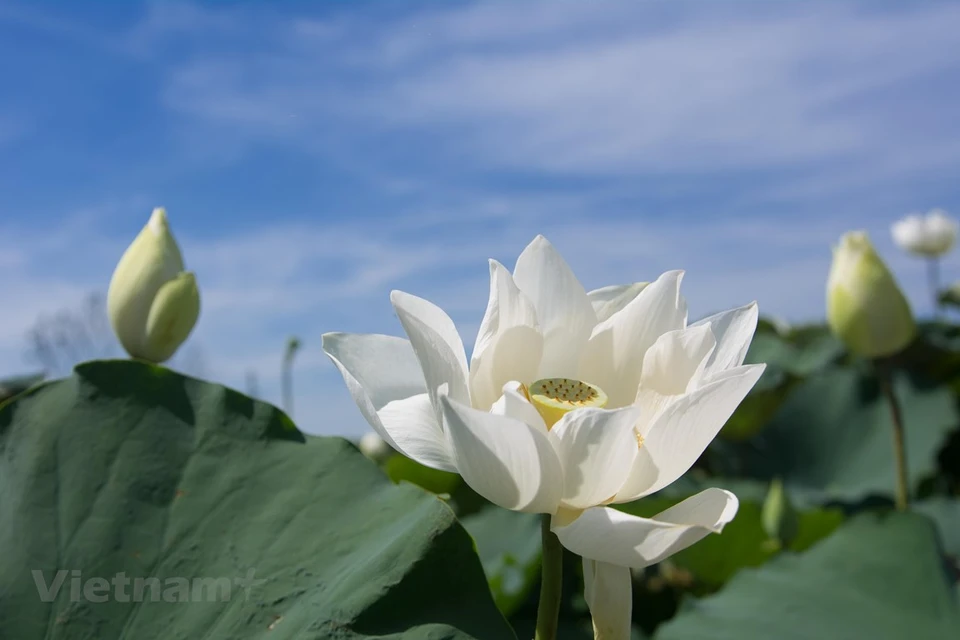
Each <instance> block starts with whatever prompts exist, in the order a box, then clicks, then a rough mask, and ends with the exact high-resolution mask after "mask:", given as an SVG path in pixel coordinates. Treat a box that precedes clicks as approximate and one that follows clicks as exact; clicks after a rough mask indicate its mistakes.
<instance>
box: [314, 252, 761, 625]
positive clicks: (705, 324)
mask: <svg viewBox="0 0 960 640" xmlns="http://www.w3.org/2000/svg"><path fill="white" fill-rule="evenodd" d="M682 276H683V272H681V271H670V272H667V273H665V274H663V275H662V276H660V277H659V278H658V279H657V280H656V281H654V282H652V283H650V284H644V283H638V284H634V285H626V286H618V287H605V288H604V289H599V290H597V291H593V292H590V293H587V292H586V291H585V290H584V288H583V286H582V285H581V284H580V282H579V281H578V280H577V278H576V277H575V276H574V274H573V272H572V271H571V270H570V268H569V266H567V263H566V262H565V261H564V259H563V258H562V257H561V256H560V254H559V253H558V252H557V251H556V250H555V249H554V248H553V247H552V246H551V245H550V243H549V242H547V240H546V239H545V238H543V237H542V236H538V237H537V238H536V239H535V240H534V241H533V242H532V243H531V244H530V245H529V246H528V247H527V248H526V249H525V250H524V251H523V253H522V254H521V255H520V257H519V259H518V260H517V265H516V269H515V270H514V273H513V274H512V275H511V274H510V272H509V271H508V270H507V269H506V268H504V267H503V265H501V264H500V263H499V262H496V261H494V260H491V261H490V298H489V301H488V303H487V310H486V314H485V315H484V318H483V321H482V322H481V326H480V332H479V335H478V336H477V341H476V344H475V347H474V350H473V355H472V357H471V358H470V361H469V365H468V361H467V358H466V353H465V350H464V347H463V342H462V341H461V338H460V335H459V334H458V333H457V330H456V328H455V327H454V324H453V321H452V320H451V319H450V318H449V316H447V314H446V313H444V312H443V311H442V310H441V309H440V308H439V307H437V306H435V305H433V304H431V303H430V302H428V301H426V300H423V299H421V298H418V297H415V296H412V295H410V294H407V293H402V292H399V291H394V292H393V293H392V294H391V301H392V302H393V306H394V309H395V310H396V312H397V315H398V316H399V318H400V323H401V324H402V325H403V328H404V330H405V331H406V334H407V336H408V337H409V340H404V339H401V338H395V337H391V336H385V335H356V334H344V333H331V334H326V335H324V337H323V349H324V351H325V352H326V353H327V355H329V356H330V358H331V359H332V360H333V362H334V364H335V365H336V366H337V367H338V369H339V370H340V372H341V374H342V375H343V378H344V381H345V382H346V384H347V387H348V389H349V390H350V393H351V394H352V395H353V398H354V400H355V401H356V403H357V406H358V407H359V408H360V411H361V412H362V413H363V415H364V417H365V418H366V419H367V421H368V422H369V423H370V425H371V426H372V427H373V428H374V429H375V430H376V431H377V432H378V433H379V434H380V435H381V436H382V437H383V438H384V439H385V440H386V441H387V442H388V443H390V444H391V445H392V446H393V447H394V448H396V449H397V450H399V451H401V452H403V453H404V454H406V455H407V456H409V457H411V458H413V459H415V460H417V461H419V462H421V463H422V464H424V465H427V466H430V467H434V468H437V469H443V470H445V471H452V472H457V473H459V474H460V475H461V476H462V477H463V479H464V481H465V482H466V483H467V484H469V485H470V486H471V487H472V488H473V489H474V490H475V491H477V492H478V493H479V494H480V495H482V496H484V497H485V498H487V499H488V500H490V501H491V502H493V503H495V504H497V505H500V506H501V507H505V508H507V509H512V510H517V511H528V512H536V513H547V514H551V515H552V516H553V521H552V527H551V528H552V529H553V531H554V532H555V533H556V534H557V536H558V537H559V539H560V541H561V543H562V544H563V545H564V546H565V547H567V548H568V549H570V550H571V551H573V552H575V553H577V554H579V555H581V556H583V558H584V572H585V573H586V574H587V576H588V582H587V592H588V593H587V596H588V597H587V601H588V604H590V605H591V611H592V613H593V616H594V624H595V625H598V628H608V630H609V631H610V633H608V635H607V636H604V637H611V638H613V637H619V636H620V635H623V634H624V633H625V634H626V635H623V637H628V636H629V619H630V610H629V606H630V598H629V597H626V596H624V595H623V594H622V593H621V594H620V595H619V596H618V597H617V598H614V599H612V600H611V599H609V598H608V597H607V596H606V595H597V597H596V598H594V597H593V595H595V594H608V593H609V590H610V589H613V588H615V589H621V590H622V589H629V585H630V580H629V575H630V571H629V568H631V567H633V568H640V567H645V566H647V565H650V564H654V563H657V562H659V561H661V560H663V559H664V558H666V557H667V556H669V555H671V554H673V553H675V552H677V551H679V550H681V549H683V548H685V547H687V546H689V545H691V544H693V543H694V542H696V541H698V540H700V539H701V538H703V537H704V536H706V535H707V534H708V533H710V532H718V531H720V530H721V529H722V528H723V526H724V525H725V524H726V523H727V522H729V521H730V520H731V519H732V518H733V516H734V515H735V514H736V512H737V507H738V502H737V498H736V496H734V495H733V494H732V493H730V492H728V491H723V490H721V489H707V490H706V491H703V492H701V493H699V494H697V495H695V496H693V497H691V498H689V499H687V500H685V501H683V502H681V503H679V504H678V505H676V506H674V507H672V508H670V509H667V510H666V511H664V512H663V513H660V514H659V515H657V516H655V517H654V518H639V517H636V516H632V515H628V514H626V513H623V512H621V511H618V510H614V509H611V508H609V507H607V506H606V505H609V504H611V503H621V502H630V501H633V500H636V499H638V498H641V497H643V496H646V495H649V494H651V493H653V492H655V491H658V490H660V489H662V488H663V487H666V486H667V485H669V484H670V483H672V482H673V481H675V480H676V479H678V478H679V477H680V476H681V475H682V474H684V473H685V472H686V471H687V470H688V469H689V468H690V466H691V465H692V464H693V463H694V462H695V461H696V460H697V458H698V457H700V455H701V454H702V453H703V451H704V449H706V447H707V445H708V444H709V443H710V442H711V441H712V440H713V439H714V437H715V436H716V435H717V433H718V432H719V431H720V428H721V427H722V426H723V425H724V423H725V422H726V421H727V419H728V418H729V417H730V415H731V414H732V413H733V411H734V409H735V408H736V407H737V405H739V403H740V402H741V401H742V400H743V398H744V396H745V395H746V394H747V392H748V391H749V390H750V389H751V388H752V387H753V385H754V384H755V383H756V381H757V379H758V378H759V377H760V374H761V373H762V372H763V368H764V366H763V365H748V366H743V359H744V356H745V355H746V352H747V348H748V346H749V344H750V340H751V338H752V337H753V333H754V331H755V329H756V325H757V306H756V304H750V305H747V306H744V307H741V308H739V309H734V310H731V311H726V312H724V313H720V314H717V315H714V316H711V317H709V318H706V319H705V320H701V321H699V322H696V323H694V324H692V325H689V326H688V325H687V306H686V302H685V301H684V299H683V298H682V297H681V296H680V292H679V287H680V281H681V279H682ZM625 607H626V609H624V608H625ZM624 624H626V628H625V629H626V630H624V627H623V625H624ZM613 630H616V633H613Z"/></svg>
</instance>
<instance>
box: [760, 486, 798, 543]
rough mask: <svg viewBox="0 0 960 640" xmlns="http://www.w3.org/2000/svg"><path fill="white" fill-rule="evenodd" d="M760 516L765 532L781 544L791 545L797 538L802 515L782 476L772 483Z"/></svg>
mask: <svg viewBox="0 0 960 640" xmlns="http://www.w3.org/2000/svg"><path fill="white" fill-rule="evenodd" d="M760 517H761V521H762V522H763V530H764V532H765V533H766V534H767V536H769V537H770V539H772V540H775V541H777V542H778V543H779V544H780V545H781V546H787V545H789V544H790V542H791V541H793V539H794V538H796V536H797V531H798V529H799V528H800V517H799V515H798V514H797V510H796V509H794V507H793V503H791V502H790V496H789V495H787V490H786V489H785V488H784V486H783V482H782V481H781V480H780V478H775V479H774V480H773V482H771V483H770V489H769V490H768V491H767V497H766V499H765V500H764V501H763V510H762V512H761V516H760Z"/></svg>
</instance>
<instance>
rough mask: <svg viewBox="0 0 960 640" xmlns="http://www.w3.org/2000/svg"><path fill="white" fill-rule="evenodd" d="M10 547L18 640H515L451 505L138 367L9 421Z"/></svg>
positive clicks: (2, 445)
mask: <svg viewBox="0 0 960 640" xmlns="http://www.w3.org/2000/svg"><path fill="white" fill-rule="evenodd" d="M0 548H2V549H3V550H4V553H3V554H2V556H0V629H2V630H3V636H4V637H6V638H16V639H17V640H31V639H34V638H37V639H39V638H44V639H48V640H52V639H57V638H67V639H71V640H74V639H77V640H79V639H87V638H89V639H96V640H108V639H113V638H126V639H131V640H133V639H135V640H149V639H152V638H157V639H161V638H162V639H163V640H170V639H184V640H192V639H194V638H210V639H220V638H222V639H224V640H228V639H229V640H235V639H243V638H270V639H271V640H286V639H294V638H297V639H300V638H311V639H321V638H338V639H340V638H351V639H356V638H369V637H381V636H384V635H389V637H391V638H468V637H475V638H481V639H486V638H513V637H514V634H513V632H512V630H511V629H510V628H509V626H508V625H507V623H506V621H505V620H504V618H503V617H502V616H501V615H500V612H499V611H497V609H496V607H495V605H494V602H493V599H492V598H491V596H490V592H489V590H488V589H487V585H486V581H485V580H484V575H483V570H482V567H481V565H480V562H479V559H478V558H477V556H476V555H475V553H474V552H473V543H472V541H471V539H470V537H469V535H468V534H467V532H466V531H465V530H464V529H463V528H462V527H461V526H460V525H459V524H458V523H457V522H456V521H455V518H454V515H453V513H452V512H451V510H450V509H449V508H448V507H447V506H446V505H444V504H443V503H442V502H441V501H440V500H438V499H436V498H435V497H434V496H431V495H429V494H427V493H425V492H424V491H422V490H420V489H418V488H416V487H413V486H409V485H406V486H397V485H395V484H393V483H392V482H390V481H389V479H388V478H387V477H386V476H385V475H384V474H383V473H382V472H381V471H380V470H379V469H378V468H377V467H376V466H375V465H374V464H372V463H371V462H370V461H368V460H367V459H366V458H364V457H363V456H362V455H361V454H360V453H359V452H358V451H357V450H356V449H355V448H354V447H353V445H351V444H350V443H348V442H346V441H345V440H342V439H339V438H307V437H304V436H303V435H302V434H301V433H300V432H298V431H297V430H296V428H295V427H294V426H293V424H292V423H291V422H290V420H289V419H288V418H287V417H286V416H285V415H284V414H283V413H281V412H280V411H279V410H277V409H275V408H274V407H272V406H270V405H267V404H264V403H261V402H257V401H254V400H252V399H251V398H248V397H246V396H243V395H241V394H239V393H236V392H234V391H231V390H229V389H226V388H224V387H221V386H218V385H214V384H209V383H205V382H201V381H198V380H195V379H191V378H187V377H184V376H181V375H178V374H175V373H173V372H171V371H170V370H168V369H164V368H162V367H155V366H151V365H148V364H144V363H138V362H129V361H111V362H93V363H87V364H84V365H81V366H79V367H77V369H76V371H75V372H74V375H73V376H72V377H70V378H68V379H65V380H62V381H56V382H52V383H47V384H45V385H42V386H40V387H35V388H34V389H32V390H31V391H28V392H26V393H25V394H22V395H20V396H18V397H17V398H16V399H14V400H13V401H11V402H10V403H9V404H7V405H6V406H4V407H3V408H2V409H0ZM58 570H65V571H68V572H71V573H70V574H69V575H67V576H65V582H64V583H63V585H62V587H61V588H60V590H59V591H58V592H56V593H55V594H53V595H54V597H53V598H52V601H49V600H50V599H48V601H44V598H42V597H41V593H42V592H43V591H45V590H46V588H47V587H52V585H53V583H54V580H55V579H56V578H55V574H56V573H57V571H58ZM34 571H37V572H41V573H40V574H39V576H38V578H39V579H38V580H37V582H35V577H34V574H33V573H32V572H34ZM73 572H77V573H76V574H75V573H73ZM120 574H124V575H123V576H121V575H120ZM75 575H78V577H77V579H76V584H77V590H78V592H79V595H80V597H77V598H75V597H74V593H73V588H72V587H73V583H74V577H75ZM117 576H119V578H117V580H118V583H119V587H117V585H114V588H112V589H111V588H107V589H106V590H105V591H104V590H101V588H102V587H103V586H104V585H103V583H100V584H98V582H97V581H96V579H97V578H100V579H106V580H111V579H114V578H115V577H117ZM124 577H125V578H126V579H128V580H131V582H128V583H126V584H124V583H123V582H122V580H123V578H124ZM151 578H154V579H156V580H157V582H153V581H150V580H149V579H151ZM91 579H94V580H93V581H90V580H91ZM134 579H139V580H140V588H139V590H138V588H137V586H136V585H137V583H136V582H133V580H134ZM203 580H205V581H203ZM183 581H189V582H188V583H187V584H186V586H187V589H182V587H183V586H184V582H183ZM91 585H92V586H91ZM84 589H90V591H89V592H86V591H84ZM105 594H106V600H107V601H105V602H98V601H97V600H99V599H100V598H102V597H103V596H104V595H105ZM90 596H92V597H90ZM181 598H183V599H187V600H188V602H183V601H178V600H179V599H181Z"/></svg>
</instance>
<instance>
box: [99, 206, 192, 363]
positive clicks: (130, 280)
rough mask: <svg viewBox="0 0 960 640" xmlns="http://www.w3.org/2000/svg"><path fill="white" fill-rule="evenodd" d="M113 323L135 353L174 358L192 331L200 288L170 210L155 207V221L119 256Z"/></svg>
mask: <svg viewBox="0 0 960 640" xmlns="http://www.w3.org/2000/svg"><path fill="white" fill-rule="evenodd" d="M107 314H108V315H109V317H110V325H111V326H112V327H113V332H114V334H116V336H117V339H118V340H119V341H120V344H121V345H123V348H124V350H126V352H127V353H128V354H130V356H131V357H133V358H139V359H142V360H147V361H149V362H154V363H160V362H165V361H166V360H169V359H170V358H171V357H172V356H173V354H174V353H176V351H177V349H178V348H180V345H181V344H183V342H184V341H185V340H186V339H187V337H188V336H189V335H190V332H191V331H193V327H194V325H196V323H197V318H198V317H199V315H200V292H199V290H198V289H197V281H196V278H195V277H194V275H193V273H191V272H189V271H184V267H183V257H182V256H181V255H180V249H179V247H177V241H176V240H175V239H174V237H173V235H172V234H171V233H170V227H169V225H168V224H167V213H166V211H165V210H164V209H162V208H157V209H154V210H153V214H152V215H151V216H150V221H149V222H148V223H147V225H146V226H145V227H144V228H143V230H142V231H141V232H140V234H139V235H138V236H137V237H136V238H135V239H134V241H133V243H132V244H131V245H130V246H129V247H128V248H127V250H126V252H125V253H124V254H123V256H122V257H121V258H120V262H119V263H118V264H117V268H116V270H114V272H113V278H112V279H111V280H110V290H109V291H108V292H107Z"/></svg>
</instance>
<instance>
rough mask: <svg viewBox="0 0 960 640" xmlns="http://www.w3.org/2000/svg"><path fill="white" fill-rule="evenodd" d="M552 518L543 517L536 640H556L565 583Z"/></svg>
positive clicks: (561, 557)
mask: <svg viewBox="0 0 960 640" xmlns="http://www.w3.org/2000/svg"><path fill="white" fill-rule="evenodd" d="M550 520H551V516H550V515H549V514H544V515H543V521H542V524H541V526H540V533H541V539H542V541H543V543H542V544H543V561H542V563H541V581H540V604H539V606H538V607H537V632H536V635H535V636H534V640H556V638H557V620H558V619H559V617H560V595H561V590H562V582H563V547H562V546H561V545H560V540H559V539H558V538H557V535H556V534H555V533H554V532H553V531H551V530H550Z"/></svg>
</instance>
